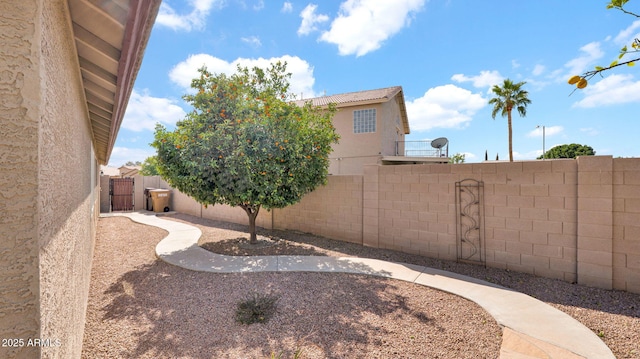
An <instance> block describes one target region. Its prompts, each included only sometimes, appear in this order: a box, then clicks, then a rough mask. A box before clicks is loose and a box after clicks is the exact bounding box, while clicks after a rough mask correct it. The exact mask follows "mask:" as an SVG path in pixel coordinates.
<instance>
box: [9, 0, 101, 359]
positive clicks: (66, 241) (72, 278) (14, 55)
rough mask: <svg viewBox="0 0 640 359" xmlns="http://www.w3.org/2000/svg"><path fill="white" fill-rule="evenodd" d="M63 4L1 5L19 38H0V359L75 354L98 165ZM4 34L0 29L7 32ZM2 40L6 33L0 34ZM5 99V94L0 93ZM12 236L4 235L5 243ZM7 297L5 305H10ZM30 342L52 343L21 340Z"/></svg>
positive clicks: (79, 336) (81, 320) (93, 222)
mask: <svg viewBox="0 0 640 359" xmlns="http://www.w3.org/2000/svg"><path fill="white" fill-rule="evenodd" d="M65 6H66V3H65V2H63V1H45V2H39V1H24V2H20V6H15V4H11V5H7V4H6V3H5V4H4V5H3V9H2V11H0V13H2V14H4V16H3V17H4V18H5V19H8V18H12V20H13V21H17V22H20V23H21V24H25V25H27V26H16V27H15V28H13V29H11V32H12V33H13V34H14V35H15V36H16V37H15V38H16V39H21V40H22V41H9V42H11V43H6V44H3V46H2V49H3V54H2V55H0V56H2V57H1V58H0V61H1V62H2V63H4V64H6V65H8V66H3V71H2V72H1V76H0V78H1V80H0V81H1V83H0V86H1V91H2V92H4V93H10V94H11V100H10V101H2V104H1V105H0V112H1V113H2V116H0V119H1V120H0V121H2V128H3V129H7V128H9V129H12V130H10V131H8V132H5V131H3V133H7V134H8V136H3V140H2V145H1V146H0V152H1V154H0V157H2V158H3V159H6V161H4V160H3V161H2V162H1V164H0V166H2V173H3V176H2V178H3V182H4V183H2V188H3V189H5V190H4V191H3V195H2V197H3V201H2V206H3V207H4V208H3V210H2V213H3V216H2V217H3V226H2V234H0V236H1V237H2V238H3V242H2V246H1V247H0V248H1V251H2V256H0V258H1V259H0V267H2V268H3V269H7V271H5V270H3V271H2V276H3V280H0V287H2V288H1V291H2V292H3V297H2V300H3V302H4V303H2V305H1V306H2V307H3V314H4V316H3V320H2V325H0V337H2V338H19V339H23V340H24V341H25V345H24V346H22V347H20V346H19V347H16V348H6V347H4V348H0V357H24V358H27V357H28V358H36V357H60V358H71V357H77V356H79V353H80V350H81V347H82V334H83V330H84V319H85V309H86V301H87V296H88V290H89V278H90V270H91V258H92V255H93V246H94V238H95V225H96V220H97V209H98V208H99V203H98V199H99V197H98V196H97V194H96V193H97V192H96V191H97V188H98V183H97V178H98V176H97V163H96V160H95V155H94V153H93V150H92V137H91V129H90V125H89V122H88V119H87V116H86V107H85V105H84V104H83V101H84V98H83V93H82V88H81V86H80V84H81V83H82V81H81V80H80V77H79V73H78V71H77V67H75V66H73V65H72V64H75V62H76V61H77V60H76V59H75V56H76V53H75V49H74V47H73V36H72V35H71V33H70V28H69V25H68V24H69V17H68V12H66V11H65V8H64V7H65ZM3 31H4V30H3ZM4 38H5V39H6V37H4ZM4 99H5V96H3V100H4ZM7 239H8V241H7ZM7 302H8V303H7ZM29 339H44V340H49V341H50V342H49V343H50V344H51V346H49V347H39V346H30V347H29V346H27V345H26V344H27V343H28V340H29Z"/></svg>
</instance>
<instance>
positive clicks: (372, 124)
mask: <svg viewBox="0 0 640 359" xmlns="http://www.w3.org/2000/svg"><path fill="white" fill-rule="evenodd" d="M309 101H311V102H312V104H313V105H316V106H326V105H328V104H329V103H335V104H336V107H337V109H338V112H337V113H336V114H335V116H334V118H333V125H334V127H335V128H336V131H337V132H338V134H339V135H340V141H339V143H338V144H336V145H334V146H333V152H332V153H331V154H330V156H329V159H330V166H329V173H330V174H334V175H352V174H362V172H363V166H364V165H368V164H401V163H412V164H414V163H420V162H447V161H448V158H445V157H433V156H431V157H421V156H415V157H406V156H405V135H407V134H409V131H410V130H409V119H408V118H407V109H406V107H405V102H404V94H403V91H402V87H401V86H394V87H387V88H382V89H377V90H367V91H358V92H350V93H344V94H338V95H330V96H323V97H316V98H310V99H302V100H298V101H296V103H297V104H299V105H302V104H304V103H306V102H309ZM426 143H427V144H428V142H426Z"/></svg>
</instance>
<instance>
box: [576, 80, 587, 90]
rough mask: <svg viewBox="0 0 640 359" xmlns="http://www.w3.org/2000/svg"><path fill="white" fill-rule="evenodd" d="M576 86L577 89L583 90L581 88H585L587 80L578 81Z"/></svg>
mask: <svg viewBox="0 0 640 359" xmlns="http://www.w3.org/2000/svg"><path fill="white" fill-rule="evenodd" d="M576 86H577V87H578V88H579V89H583V88H585V87H587V80H586V79H580V81H578V84H577V85H576Z"/></svg>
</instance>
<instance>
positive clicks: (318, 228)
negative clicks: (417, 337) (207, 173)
mask: <svg viewBox="0 0 640 359" xmlns="http://www.w3.org/2000/svg"><path fill="white" fill-rule="evenodd" d="M465 179H473V180H476V181H480V182H481V183H482V185H483V195H482V197H481V201H480V203H479V206H480V207H481V217H482V218H481V227H482V228H481V230H482V233H483V240H482V246H483V254H484V262H485V264H486V265H487V266H490V267H497V268H504V269H510V270H515V271H519V272H526V273H532V274H535V275H539V276H543V277H548V278H557V279H561V280H565V281H569V282H578V283H580V284H584V285H588V286H593V287H599V288H605V289H619V290H626V291H629V292H634V293H640V159H637V158H615V159H614V158H612V157H611V156H589V157H580V158H578V159H576V160H571V159H569V160H544V161H541V160H538V161H524V162H511V163H510V162H485V163H477V164H476V163H474V164H431V165H401V166H377V165H370V166H365V169H364V174H363V175H355V176H331V177H329V181H328V184H327V185H326V186H323V187H321V188H319V189H317V190H316V191H314V192H313V193H310V194H308V195H307V196H305V197H304V198H303V200H302V201H301V202H300V203H298V204H296V205H293V206H290V207H287V208H284V209H279V210H273V211H265V210H263V211H261V213H260V215H259V217H258V220H257V224H258V225H259V226H261V227H264V228H268V229H271V228H274V229H289V230H298V231H303V232H309V233H314V234H318V235H321V236H325V237H329V238H333V239H337V240H343V241H349V242H354V243H360V244H362V245H365V246H372V247H378V248H388V249H394V250H398V251H402V252H407V253H415V254H421V255H424V256H427V257H432V258H440V259H446V260H456V259H457V258H458V257H457V245H458V239H459V238H458V237H459V235H458V234H457V233H456V229H457V228H458V224H457V223H458V221H459V218H458V216H459V209H458V207H457V206H456V201H457V197H456V190H457V189H456V183H457V182H460V181H463V180H465ZM149 181H156V182H155V183H154V184H153V185H152V186H151V187H161V188H168V186H167V185H166V183H164V182H163V181H161V180H158V179H149V178H139V179H137V180H136V194H137V198H136V208H137V209H142V208H144V201H143V198H142V189H143V188H144V187H149V183H150V182H149ZM171 207H172V209H174V210H176V211H178V212H183V213H187V214H191V215H195V216H199V217H204V218H209V219H217V220H224V221H230V222H235V223H241V224H246V223H247V217H246V214H245V213H244V211H243V210H242V209H239V208H231V207H228V206H220V205H216V206H209V207H208V208H203V206H201V205H199V204H198V203H196V202H195V201H194V200H192V199H191V198H189V197H188V196H186V195H184V194H182V193H179V192H178V191H175V190H174V191H173V197H172V203H171Z"/></svg>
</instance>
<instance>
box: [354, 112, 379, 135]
mask: <svg viewBox="0 0 640 359" xmlns="http://www.w3.org/2000/svg"><path fill="white" fill-rule="evenodd" d="M369 132H376V109H375V108H370V109H366V110H355V111H353V133H369Z"/></svg>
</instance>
